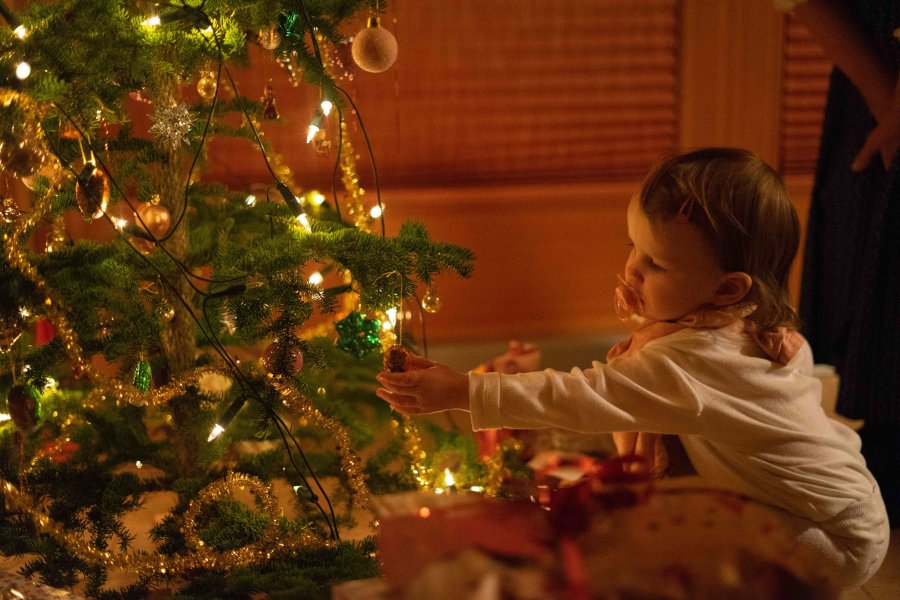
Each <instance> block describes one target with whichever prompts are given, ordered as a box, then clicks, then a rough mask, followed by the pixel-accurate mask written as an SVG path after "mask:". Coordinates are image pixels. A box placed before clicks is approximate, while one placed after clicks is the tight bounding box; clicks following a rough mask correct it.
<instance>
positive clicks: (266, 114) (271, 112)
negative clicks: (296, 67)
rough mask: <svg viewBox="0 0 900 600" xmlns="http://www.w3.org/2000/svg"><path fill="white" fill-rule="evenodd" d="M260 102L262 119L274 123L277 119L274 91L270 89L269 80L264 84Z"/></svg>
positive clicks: (270, 83) (270, 82) (270, 81)
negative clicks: (264, 87)
mask: <svg viewBox="0 0 900 600" xmlns="http://www.w3.org/2000/svg"><path fill="white" fill-rule="evenodd" d="M260 102H262V105H263V119H267V120H269V121H274V120H275V119H277V118H278V116H279V115H278V109H277V108H275V90H274V89H272V80H271V79H270V80H269V83H267V84H266V89H265V92H263V97H262V99H261V100H260Z"/></svg>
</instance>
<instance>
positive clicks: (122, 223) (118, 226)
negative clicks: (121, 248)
mask: <svg viewBox="0 0 900 600" xmlns="http://www.w3.org/2000/svg"><path fill="white" fill-rule="evenodd" d="M115 222H116V229H118V230H119V231H122V230H123V229H125V226H126V225H128V221H126V220H125V219H116V221H115Z"/></svg>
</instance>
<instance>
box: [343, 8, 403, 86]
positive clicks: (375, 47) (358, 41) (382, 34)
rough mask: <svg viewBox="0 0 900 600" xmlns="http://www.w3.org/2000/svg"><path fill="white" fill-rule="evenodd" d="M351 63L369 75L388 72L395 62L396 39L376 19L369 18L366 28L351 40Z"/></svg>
mask: <svg viewBox="0 0 900 600" xmlns="http://www.w3.org/2000/svg"><path fill="white" fill-rule="evenodd" d="M351 51H352V53H353V61H354V62H355V63H356V64H357V65H359V68H360V69H362V70H363V71H368V72H369V73H381V72H382V71H386V70H388V69H389V68H390V67H391V65H393V64H394V61H395V60H397V38H395V37H394V34H393V33H391V32H390V31H388V30H387V29H385V28H383V27H382V26H381V20H380V19H379V18H378V17H370V18H369V21H368V23H367V24H366V28H365V29H363V30H362V31H360V32H359V33H357V34H356V36H355V37H354V38H353V46H352V48H351Z"/></svg>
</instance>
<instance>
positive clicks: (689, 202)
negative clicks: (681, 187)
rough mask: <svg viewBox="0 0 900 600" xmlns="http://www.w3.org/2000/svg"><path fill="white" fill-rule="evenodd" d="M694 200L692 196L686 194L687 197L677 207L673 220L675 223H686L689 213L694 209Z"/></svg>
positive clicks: (689, 216)
mask: <svg viewBox="0 0 900 600" xmlns="http://www.w3.org/2000/svg"><path fill="white" fill-rule="evenodd" d="M694 204H695V200H694V197H693V196H688V197H687V199H686V200H685V201H684V202H682V203H681V207H680V208H679V209H678V214H676V215H675V221H676V222H677V223H687V222H688V221H690V220H691V213H692V212H693V210H694Z"/></svg>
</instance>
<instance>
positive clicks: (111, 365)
mask: <svg viewBox="0 0 900 600" xmlns="http://www.w3.org/2000/svg"><path fill="white" fill-rule="evenodd" d="M382 8H383V2H378V1H377V0H376V1H374V2H373V1H367V0H330V1H321V0H318V1H316V0H299V1H287V0H284V1H282V0H202V1H201V0H185V1H176V2H172V3H166V2H160V3H151V2H144V1H142V0H65V1H61V2H55V3H37V2H35V3H32V4H30V5H28V6H27V7H26V8H24V9H23V10H22V11H21V12H15V13H14V12H11V11H10V10H9V9H8V8H7V7H6V6H5V5H3V4H2V3H0V9H2V13H3V17H4V19H5V21H6V24H7V25H8V27H5V28H3V29H2V31H0V46H2V50H0V97H2V103H0V165H2V168H3V171H4V177H5V178H7V180H11V179H14V180H16V181H21V182H22V184H24V185H25V186H27V188H28V190H29V191H28V192H27V194H18V195H15V196H6V195H5V196H4V198H3V213H2V223H0V231H2V245H0V246H2V253H0V256H2V260H0V279H2V281H3V285H2V286H0V338H2V340H0V341H2V347H0V351H2V352H0V369H2V384H0V389H2V390H5V395H6V398H7V406H8V409H7V410H6V411H2V410H0V412H2V413H4V414H3V417H2V418H5V421H0V478H2V481H0V486H2V494H3V497H4V500H5V502H4V504H3V505H0V554H3V555H8V556H19V557H24V559H23V561H22V564H23V566H22V568H21V572H22V574H23V575H26V576H31V575H34V576H36V577H39V578H40V579H41V580H42V581H43V582H44V583H46V584H49V585H53V586H57V587H71V586H75V585H80V586H81V587H79V590H80V592H81V593H83V594H85V595H87V596H91V597H103V598H119V597H121V598H125V597H128V598H139V597H145V596H146V595H147V594H148V593H149V592H150V590H152V589H154V588H158V587H160V586H163V585H166V586H169V585H170V586H171V589H172V590H177V591H176V592H173V594H176V595H177V594H180V595H181V596H183V597H249V596H250V595H251V594H252V593H254V592H258V591H265V592H266V593H268V594H269V596H271V597H277V596H278V595H279V594H281V595H282V596H284V597H312V598H315V597H327V596H328V591H327V590H328V586H329V584H330V583H331V582H333V581H338V580H342V579H350V578H357V577H365V576H370V575H373V574H375V573H376V572H377V566H376V563H375V561H374V559H373V554H372V552H373V547H372V541H371V539H363V540H361V541H359V540H357V541H348V540H345V539H342V537H341V531H342V530H343V529H344V528H345V527H346V526H348V525H352V524H354V522H355V521H354V519H357V518H358V515H359V514H360V513H359V512H358V511H357V512H354V509H355V508H359V507H364V506H365V504H366V502H367V501H368V499H369V497H370V496H371V494H373V493H376V494H377V493H381V492H385V491H394V490H399V489H414V488H416V487H421V486H428V485H429V484H430V479H429V478H430V477H432V476H433V473H434V471H435V469H436V466H435V463H434V457H433V456H431V457H428V456H426V455H425V454H424V452H423V447H422V444H423V442H422V439H421V437H420V434H419V429H418V428H417V426H416V425H415V424H413V423H412V422H407V421H398V420H396V419H394V418H393V417H392V415H391V414H390V413H389V412H387V410H386V409H385V408H384V407H383V405H382V403H379V402H377V401H375V400H374V395H373V394H372V391H373V389H374V382H373V375H374V373H375V372H376V371H378V370H380V368H381V364H382V352H383V350H384V349H386V348H389V347H391V346H394V345H397V344H401V343H408V344H409V343H413V342H412V341H411V337H412V336H410V335H409V333H410V332H409V329H410V328H409V327H407V331H406V332H405V334H404V332H403V321H404V320H405V319H406V318H407V316H408V313H409V312H411V311H410V310H409V307H418V306H420V305H421V302H420V299H419V298H418V297H417V293H419V291H420V290H422V289H425V290H426V291H427V294H428V299H427V300H426V301H425V303H424V305H425V307H426V308H431V309H434V308H436V305H437V299H436V297H435V296H434V293H433V291H432V289H431V288H430V286H431V284H432V283H433V278H434V276H435V275H438V274H441V273H445V272H447V273H455V274H457V275H461V276H467V275H468V274H469V273H470V271H471V268H472V267H471V261H472V256H471V254H470V253H469V252H468V251H467V250H465V249H463V248H460V247H457V246H454V245H451V244H445V243H439V242H436V241H433V240H431V239H430V238H429V236H428V233H427V231H426V230H425V228H424V227H423V226H422V225H421V224H419V223H413V222H410V223H405V224H404V225H403V226H402V227H401V229H400V231H399V234H398V235H397V236H395V237H387V236H385V234H384V225H383V221H379V220H378V219H379V217H380V207H381V202H380V197H379V198H378V200H377V204H376V206H375V207H374V210H372V211H371V212H370V211H369V210H368V209H367V208H366V207H365V206H364V203H363V194H364V192H365V190H364V189H363V188H362V187H361V184H360V179H361V177H360V175H359V174H358V173H356V162H355V151H354V149H353V146H352V143H353V140H351V135H350V132H351V128H350V127H349V125H350V124H351V123H354V121H353V119H354V118H358V117H359V112H360V107H357V106H355V105H354V103H353V99H352V98H351V97H350V95H349V94H348V93H347V92H346V91H345V90H344V88H343V87H342V85H341V81H340V79H339V76H338V75H339V73H337V71H339V70H340V68H339V67H340V65H339V61H338V59H337V58H336V55H337V52H338V49H339V48H345V47H346V45H347V39H346V35H347V32H346V31H344V29H346V25H347V24H348V23H353V22H354V19H356V20H357V22H358V20H359V19H360V18H361V16H362V18H364V17H369V19H368V24H367V27H366V28H365V29H364V30H363V31H362V32H360V35H358V36H357V38H356V43H355V44H354V48H353V51H354V58H355V59H356V61H357V63H358V64H359V65H360V66H361V67H362V68H365V69H367V70H370V71H379V70H384V69H386V68H387V67H389V66H390V64H391V62H392V61H393V59H394V57H395V56H396V42H395V41H394V40H393V38H392V37H391V36H390V34H389V33H388V32H387V31H386V30H384V29H382V28H381V27H380V25H379V22H378V19H377V16H378V13H379V11H380V10H381V9H382ZM350 33H353V32H352V31H351V32H350ZM251 45H260V46H262V47H263V48H265V49H267V50H268V51H271V55H269V56H270V60H272V61H277V62H279V63H281V65H282V66H284V67H285V69H286V70H287V71H289V72H290V73H291V74H292V76H293V77H297V78H298V80H302V82H303V84H305V85H308V86H311V87H312V89H314V90H315V92H316V95H317V97H318V98H319V100H320V103H318V104H317V106H316V107H315V108H314V110H313V111H311V112H312V115H311V119H310V115H309V114H307V115H291V116H290V118H292V119H294V120H295V122H296V127H297V128H298V129H300V128H302V134H303V135H306V136H307V141H308V142H309V143H311V144H315V145H316V146H317V148H320V149H322V151H323V152H327V151H328V149H329V147H331V152H332V154H331V156H330V157H331V158H332V159H333V160H334V169H333V175H332V180H333V184H334V192H333V194H332V195H331V198H326V197H325V196H324V195H322V194H320V193H318V192H316V191H315V190H312V189H309V188H305V187H303V186H302V182H297V181H294V177H293V174H292V172H291V170H290V169H289V168H288V167H287V166H286V165H285V163H284V160H283V159H282V158H281V157H280V156H279V155H278V149H277V148H274V147H272V144H270V143H268V141H267V140H266V138H265V137H264V134H263V131H262V125H263V121H264V120H265V119H275V118H278V117H279V114H278V110H277V109H276V106H275V97H274V93H273V92H272V89H271V87H269V88H267V90H266V92H265V94H264V95H263V97H262V99H261V100H260V101H259V102H256V101H253V100H250V99H249V98H247V97H245V96H244V95H242V94H241V90H240V89H239V86H238V84H237V83H236V82H235V79H234V77H233V76H232V74H231V70H230V68H229V67H230V65H231V66H233V65H235V64H245V63H246V61H247V56H248V47H249V46H251ZM194 86H196V95H195V94H193V90H192V89H191V90H188V88H193V87H194ZM187 91H190V93H189V94H188V93H186V92H187ZM194 97H196V100H190V98H194ZM135 107H143V108H144V109H145V110H149V111H150V114H149V119H150V122H151V125H150V126H149V127H145V128H142V127H141V126H140V125H139V124H138V121H137V120H136V119H135V118H134V113H135V110H136V109H135ZM282 118H283V119H284V118H287V116H284V115H282ZM356 125H357V126H358V130H359V131H360V133H361V134H362V140H363V141H364V142H366V146H367V147H368V139H367V136H366V132H365V129H364V127H362V121H361V120H358V121H357V122H356ZM217 136H231V137H237V138H246V139H247V140H248V143H249V144H253V145H255V147H256V149H257V150H258V156H259V159H260V160H262V161H264V162H265V165H266V167H267V169H268V172H269V173H270V175H271V181H270V182H269V185H268V186H267V188H265V189H263V190H261V191H260V193H258V194H255V195H254V194H248V193H247V190H246V189H229V187H227V186H226V185H224V184H222V183H220V182H216V181H211V180H208V179H206V178H204V177H203V165H204V163H205V161H206V160H207V157H206V155H205V148H206V147H207V144H208V143H209V140H211V139H212V138H214V137H217ZM371 163H372V165H373V169H374V165H375V164H376V163H375V160H374V157H371ZM372 183H373V185H374V186H375V191H376V196H378V186H377V170H376V171H374V172H373V180H372ZM338 187H340V188H342V189H341V190H340V191H339V190H338ZM263 194H264V197H263ZM73 212H78V213H80V215H81V217H82V218H83V219H84V220H86V221H97V222H101V223H107V224H108V231H109V234H110V235H108V236H107V237H108V238H109V239H108V241H98V240H97V239H93V240H90V239H73V238H72V236H71V235H70V234H69V233H67V231H66V220H65V215H67V214H71V213H73ZM313 271H314V272H313ZM429 431H430V432H431V433H433V434H435V436H432V437H436V438H437V442H436V443H437V444H438V447H439V448H441V447H442V448H451V450H448V451H447V452H451V453H455V456H456V463H457V464H462V465H464V466H463V467H460V468H461V469H463V470H465V469H466V468H468V469H469V470H470V473H469V477H470V478H472V479H473V480H474V479H475V478H477V477H480V476H483V475H484V474H483V473H482V472H480V471H478V469H479V468H480V467H479V466H478V465H477V463H472V464H471V466H469V467H466V466H465V465H466V464H467V463H466V460H467V458H468V457H469V456H471V455H473V454H474V451H473V450H472V447H471V444H470V441H471V440H467V439H462V440H460V439H451V438H453V434H452V433H450V432H446V431H441V430H439V429H438V428H434V427H432V428H430V429H429ZM361 454H362V457H361ZM469 462H470V463H471V462H472V461H469ZM276 478H279V479H280V480H282V481H284V482H287V484H288V486H289V487H288V489H291V490H292V491H293V493H294V496H295V497H294V501H293V502H292V504H293V505H294V508H295V511H294V513H295V514H291V515H286V514H284V512H283V511H284V506H283V505H284V502H283V498H282V499H281V500H282V502H281V504H279V501H278V500H277V499H276V498H275V496H274V495H273V492H272V488H271V487H270V485H269V483H268V482H269V481H271V480H273V479H276ZM162 492H174V493H176V494H177V501H176V502H175V503H174V506H173V507H172V508H171V511H169V512H168V513H167V514H165V515H164V517H162V518H160V520H159V522H158V523H156V524H155V525H154V526H153V527H152V529H151V532H150V535H151V538H152V542H153V544H152V547H151V548H150V549H142V550H136V549H135V543H136V541H135V539H134V534H133V533H132V532H131V531H130V530H129V529H128V528H127V527H126V526H125V525H124V524H123V520H124V518H125V516H126V515H127V514H129V513H131V512H132V511H135V510H138V509H139V508H140V506H141V504H142V503H143V502H144V501H145V498H146V497H147V496H148V495H149V494H153V493H162ZM247 493H249V494H250V498H252V500H251V501H250V504H251V505H252V504H254V503H255V504H256V506H255V507H251V506H248V504H247V503H246V502H242V501H239V500H238V499H237V497H238V496H240V495H241V494H245V495H246V494H247ZM121 571H125V572H127V573H129V574H130V576H131V578H130V579H129V580H128V583H127V585H126V586H125V587H122V586H118V587H116V586H110V585H109V577H110V573H112V572H121Z"/></svg>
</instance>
